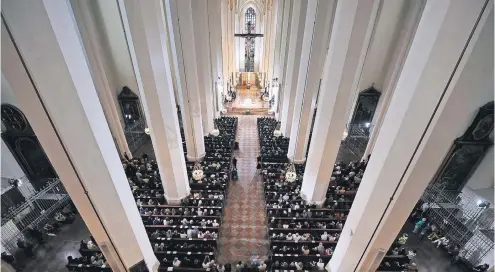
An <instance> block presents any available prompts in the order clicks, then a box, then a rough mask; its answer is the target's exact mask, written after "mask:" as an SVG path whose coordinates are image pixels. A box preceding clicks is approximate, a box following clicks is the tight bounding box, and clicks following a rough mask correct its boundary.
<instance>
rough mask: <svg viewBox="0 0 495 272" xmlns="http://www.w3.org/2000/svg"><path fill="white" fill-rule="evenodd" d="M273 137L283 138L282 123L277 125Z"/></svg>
mask: <svg viewBox="0 0 495 272" xmlns="http://www.w3.org/2000/svg"><path fill="white" fill-rule="evenodd" d="M273 136H275V137H280V136H282V131H280V122H278V123H277V127H275V130H274V131H273Z"/></svg>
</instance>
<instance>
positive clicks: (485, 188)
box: [466, 147, 494, 205]
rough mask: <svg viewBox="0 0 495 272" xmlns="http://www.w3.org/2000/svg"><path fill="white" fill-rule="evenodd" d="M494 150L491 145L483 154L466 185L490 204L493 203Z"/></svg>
mask: <svg viewBox="0 0 495 272" xmlns="http://www.w3.org/2000/svg"><path fill="white" fill-rule="evenodd" d="M493 156H494V152H493V147H491V148H490V149H489V150H488V151H487V152H486V154H485V157H484V158H483V160H482V161H481V162H480V164H479V165H478V168H476V170H475V172H474V173H473V175H472V176H471V177H470V178H469V180H468V182H467V183H466V186H467V187H469V188H470V189H472V190H473V191H474V192H475V193H476V194H477V195H479V196H481V197H483V198H484V199H486V200H488V201H490V203H492V205H493V204H494V199H493V193H494V190H493V186H494V175H493V171H494V167H493V164H494V160H493Z"/></svg>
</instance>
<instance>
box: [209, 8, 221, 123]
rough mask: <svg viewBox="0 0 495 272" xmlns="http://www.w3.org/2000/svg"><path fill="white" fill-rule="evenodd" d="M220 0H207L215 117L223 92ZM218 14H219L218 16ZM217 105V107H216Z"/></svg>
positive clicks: (219, 108) (217, 113)
mask: <svg viewBox="0 0 495 272" xmlns="http://www.w3.org/2000/svg"><path fill="white" fill-rule="evenodd" d="M221 2H222V0H213V1H208V3H207V4H208V7H207V9H208V28H209V29H210V35H209V38H210V39H209V41H210V52H211V54H210V56H211V69H212V80H213V82H214V83H215V84H214V85H213V90H212V92H213V93H214V94H215V95H214V96H213V97H214V99H216V101H214V102H213V103H214V104H213V109H214V110H213V111H214V112H215V117H219V116H220V114H219V112H221V111H222V109H223V105H222V92H223V82H224V76H223V56H222V44H223V37H222V18H221V14H222V7H221ZM219 14H220V16H219ZM216 105H218V108H217V107H216Z"/></svg>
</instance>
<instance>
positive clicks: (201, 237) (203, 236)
mask: <svg viewBox="0 0 495 272" xmlns="http://www.w3.org/2000/svg"><path fill="white" fill-rule="evenodd" d="M198 238H199V239H203V238H205V235H204V234H203V232H201V231H200V232H198Z"/></svg>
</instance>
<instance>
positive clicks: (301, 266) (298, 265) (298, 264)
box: [295, 262, 303, 270]
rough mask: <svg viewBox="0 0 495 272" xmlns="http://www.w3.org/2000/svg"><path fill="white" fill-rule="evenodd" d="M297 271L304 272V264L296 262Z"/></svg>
mask: <svg viewBox="0 0 495 272" xmlns="http://www.w3.org/2000/svg"><path fill="white" fill-rule="evenodd" d="M295 265H296V270H303V263H302V262H296V263H295Z"/></svg>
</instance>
